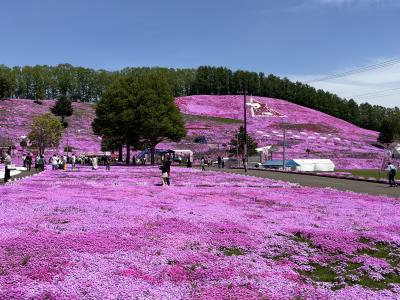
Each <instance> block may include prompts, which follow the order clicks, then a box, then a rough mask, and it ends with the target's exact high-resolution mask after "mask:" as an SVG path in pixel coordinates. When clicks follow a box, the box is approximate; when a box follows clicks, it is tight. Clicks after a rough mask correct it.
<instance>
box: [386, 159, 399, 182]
mask: <svg viewBox="0 0 400 300" xmlns="http://www.w3.org/2000/svg"><path fill="white" fill-rule="evenodd" d="M386 171H387V174H388V177H389V185H390V186H391V187H395V186H396V181H395V177H396V173H397V170H396V167H395V166H394V165H393V164H392V163H390V162H389V163H388V167H387V168H386Z"/></svg>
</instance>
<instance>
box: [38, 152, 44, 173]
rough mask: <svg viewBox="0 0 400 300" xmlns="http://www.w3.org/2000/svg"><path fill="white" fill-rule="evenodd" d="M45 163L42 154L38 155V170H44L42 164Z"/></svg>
mask: <svg viewBox="0 0 400 300" xmlns="http://www.w3.org/2000/svg"><path fill="white" fill-rule="evenodd" d="M45 164H46V160H45V158H44V155H40V158H39V171H44V165H45Z"/></svg>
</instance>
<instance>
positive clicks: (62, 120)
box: [61, 115, 65, 124]
mask: <svg viewBox="0 0 400 300" xmlns="http://www.w3.org/2000/svg"><path fill="white" fill-rule="evenodd" d="M64 118H65V117H64V115H62V116H61V123H63V124H64Z"/></svg>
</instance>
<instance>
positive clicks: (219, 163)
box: [217, 156, 222, 169]
mask: <svg viewBox="0 0 400 300" xmlns="http://www.w3.org/2000/svg"><path fill="white" fill-rule="evenodd" d="M217 160H218V168H219V169H220V168H221V162H222V159H221V156H218V158H217Z"/></svg>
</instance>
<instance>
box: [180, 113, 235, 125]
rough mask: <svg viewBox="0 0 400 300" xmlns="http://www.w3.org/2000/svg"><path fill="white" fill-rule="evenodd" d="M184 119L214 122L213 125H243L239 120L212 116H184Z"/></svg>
mask: <svg viewBox="0 0 400 300" xmlns="http://www.w3.org/2000/svg"><path fill="white" fill-rule="evenodd" d="M184 118H185V120H186V121H208V122H215V123H221V124H239V123H243V121H242V120H239V119H231V118H221V117H212V116H199V115H184Z"/></svg>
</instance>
